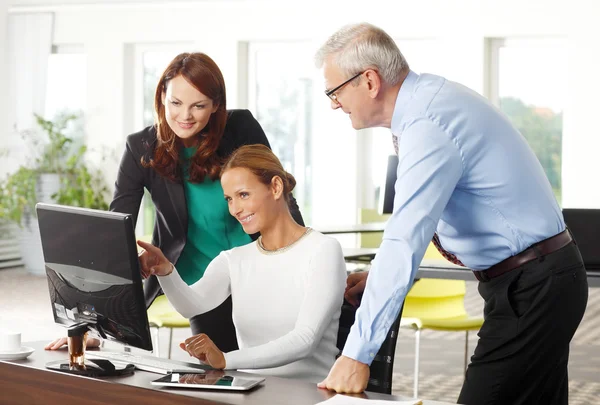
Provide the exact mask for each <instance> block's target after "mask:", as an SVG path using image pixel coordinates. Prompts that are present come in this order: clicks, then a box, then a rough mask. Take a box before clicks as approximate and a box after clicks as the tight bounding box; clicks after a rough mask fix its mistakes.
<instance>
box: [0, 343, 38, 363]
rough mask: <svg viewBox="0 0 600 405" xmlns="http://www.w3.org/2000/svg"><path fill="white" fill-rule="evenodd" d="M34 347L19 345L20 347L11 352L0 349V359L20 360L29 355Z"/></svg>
mask: <svg viewBox="0 0 600 405" xmlns="http://www.w3.org/2000/svg"><path fill="white" fill-rule="evenodd" d="M34 351H35V349H33V348H31V347H27V346H21V348H20V349H19V350H17V351H14V352H13V351H11V352H2V351H0V360H22V359H26V358H27V357H29V355H30V354H31V353H33V352H34Z"/></svg>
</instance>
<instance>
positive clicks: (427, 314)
mask: <svg viewBox="0 0 600 405" xmlns="http://www.w3.org/2000/svg"><path fill="white" fill-rule="evenodd" d="M465 293H466V283H465V281H464V280H438V279H431V278H429V279H427V278H424V279H420V280H418V281H415V283H414V284H413V286H412V288H411V289H410V291H409V292H408V294H407V295H406V299H405V301H404V311H403V315H404V317H405V318H421V319H433V318H435V319H452V318H460V317H464V316H466V315H467V311H466V309H465Z"/></svg>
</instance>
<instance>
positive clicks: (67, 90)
mask: <svg viewBox="0 0 600 405" xmlns="http://www.w3.org/2000/svg"><path fill="white" fill-rule="evenodd" d="M86 81H87V58H86V55H85V53H83V47H81V46H54V47H53V49H52V53H51V54H50V56H49V57H48V75H47V81H46V103H45V109H44V110H45V116H46V117H47V118H53V117H55V116H56V115H57V114H63V113H65V112H68V113H78V114H81V113H82V111H84V110H85V105H86V89H87V83H86Z"/></svg>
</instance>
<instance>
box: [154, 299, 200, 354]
mask: <svg viewBox="0 0 600 405" xmlns="http://www.w3.org/2000/svg"><path fill="white" fill-rule="evenodd" d="M148 323H149V324H150V327H151V328H156V335H155V341H156V346H155V347H156V355H157V356H160V353H159V347H160V342H159V335H160V330H161V329H162V328H169V345H168V355H167V357H168V358H169V359H170V358H171V346H172V343H173V329H174V328H189V327H190V321H189V320H188V319H187V318H184V317H183V316H181V315H180V314H179V312H177V311H175V309H174V308H173V307H172V306H171V304H170V303H169V300H167V297H166V296H165V295H159V296H158V297H156V299H155V300H154V302H153V303H152V305H150V308H148Z"/></svg>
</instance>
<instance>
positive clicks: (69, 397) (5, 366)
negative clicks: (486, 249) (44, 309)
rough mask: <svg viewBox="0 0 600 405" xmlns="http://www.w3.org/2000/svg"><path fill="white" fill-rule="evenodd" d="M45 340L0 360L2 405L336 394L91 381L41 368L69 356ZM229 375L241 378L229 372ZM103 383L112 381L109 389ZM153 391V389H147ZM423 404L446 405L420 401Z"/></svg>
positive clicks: (280, 400)
mask: <svg viewBox="0 0 600 405" xmlns="http://www.w3.org/2000/svg"><path fill="white" fill-rule="evenodd" d="M45 343H47V342H33V343H24V344H23V345H24V346H30V347H33V348H34V349H35V352H34V353H33V354H32V355H31V356H29V358H28V359H25V360H17V361H11V362H3V361H0V392H2V401H3V402H2V403H3V404H4V403H6V404H12V403H15V404H16V403H18V404H38V403H44V404H48V405H52V404H60V405H64V404H67V403H77V402H81V403H85V404H86V405H96V404H106V403H110V404H133V403H141V401H142V400H143V401H144V403H145V404H149V405H154V404H156V405H158V404H165V403H169V404H173V405H178V404H185V405H187V404H203V405H213V404H244V405H264V404H275V405H277V404H281V405H284V404H285V405H301V404H302V405H311V404H316V403H318V402H321V401H325V400H326V399H328V398H330V397H332V396H333V395H335V394H334V393H332V392H329V391H326V390H321V389H318V388H317V387H316V385H315V384H312V383H308V382H303V381H297V380H292V379H285V378H277V377H267V379H266V381H265V382H264V383H262V384H261V385H260V386H259V387H257V388H256V389H254V390H252V391H249V392H244V393H242V392H234V393H230V392H211V391H201V390H190V389H166V388H160V387H155V386H153V385H150V382H151V381H152V380H155V379H157V378H159V377H160V374H154V373H148V372H145V371H139V370H136V371H135V372H134V373H133V374H132V375H130V376H124V377H107V378H102V379H93V378H87V377H79V376H75V375H71V374H65V373H60V372H55V371H49V370H47V369H46V368H45V364H46V363H47V362H49V361H53V360H61V359H66V358H67V351H66V350H59V351H46V350H44V345H45ZM228 374H232V375H244V373H239V372H228ZM107 383H113V384H111V385H110V386H109V385H107ZM150 390H151V391H150ZM363 397H367V398H370V399H382V400H390V401H393V400H400V399H408V398H405V397H398V396H392V395H385V394H376V393H371V392H369V393H365V394H363ZM423 404H424V405H449V404H447V403H443V402H437V401H423Z"/></svg>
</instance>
